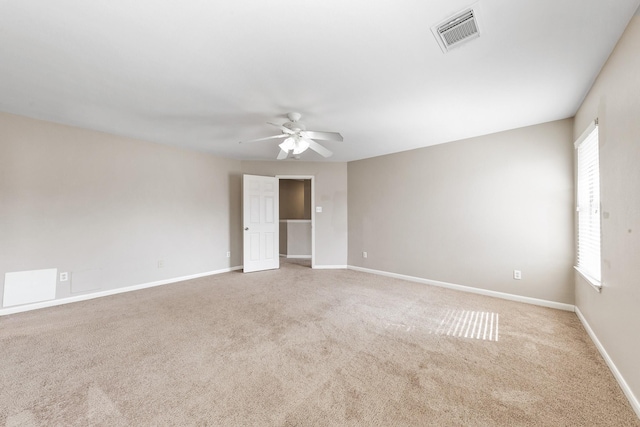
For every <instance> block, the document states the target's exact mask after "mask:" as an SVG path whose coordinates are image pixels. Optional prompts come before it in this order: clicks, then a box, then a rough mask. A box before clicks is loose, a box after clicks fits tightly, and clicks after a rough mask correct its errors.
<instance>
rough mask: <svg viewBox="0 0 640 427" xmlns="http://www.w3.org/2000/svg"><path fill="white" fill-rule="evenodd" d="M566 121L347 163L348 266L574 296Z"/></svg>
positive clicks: (561, 298)
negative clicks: (518, 275) (515, 276)
mask: <svg viewBox="0 0 640 427" xmlns="http://www.w3.org/2000/svg"><path fill="white" fill-rule="evenodd" d="M572 129H573V128H572V120H571V119H567V120H561V121H556V122H551V123H546V124H541V125H537V126H531V127H527V128H522V129H516V130H512V131H508V132H502V133H498V134H493V135H487V136H482V137H478V138H472V139H468V140H463V141H457V142H452V143H447V144H442V145H437V146H432V147H427V148H422V149H418V150H412V151H407V152H403V153H397V154H392V155H387V156H382V157H377V158H372V159H367V160H361V161H357V162H351V163H349V165H348V168H349V169H348V171H349V264H350V265H354V266H359V267H364V268H370V269H374V270H382V271H387V272H393V273H398V274H404V275H409V276H415V277H419V278H424V279H430V280H438V281H443V282H448V283H453V284H458V285H464V286H471V287H477V288H482V289H486V290H492V291H498V292H506V293H510V294H515V295H521V296H525V297H533V298H540V299H545V300H550V301H554V302H560V303H569V304H571V303H573V284H572V280H573V279H572V278H573V273H572V263H573V251H574V248H573V207H572V206H573V157H572V156H573V150H572V144H571V134H572ZM363 251H367V252H368V258H367V259H364V258H363V257H362V252H363ZM514 269H519V270H521V271H522V280H514V279H513V270H514Z"/></svg>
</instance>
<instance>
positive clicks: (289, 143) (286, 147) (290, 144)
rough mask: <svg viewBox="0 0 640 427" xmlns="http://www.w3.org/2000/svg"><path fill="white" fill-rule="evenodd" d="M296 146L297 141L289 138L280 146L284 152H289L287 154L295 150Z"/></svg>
mask: <svg viewBox="0 0 640 427" xmlns="http://www.w3.org/2000/svg"><path fill="white" fill-rule="evenodd" d="M295 146H296V141H295V139H293V138H287V139H285V140H284V141H283V142H282V144H280V145H279V147H280V149H281V150H282V151H287V152H288V151H291V150H293V149H294V148H295Z"/></svg>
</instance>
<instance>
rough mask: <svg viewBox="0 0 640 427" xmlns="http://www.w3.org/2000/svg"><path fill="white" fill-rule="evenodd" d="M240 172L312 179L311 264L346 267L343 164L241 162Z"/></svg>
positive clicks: (345, 171)
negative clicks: (308, 177) (315, 209)
mask: <svg viewBox="0 0 640 427" xmlns="http://www.w3.org/2000/svg"><path fill="white" fill-rule="evenodd" d="M242 171H243V173H246V174H251V175H264V176H276V175H297V176H313V177H314V186H315V193H314V200H313V207H312V209H313V208H315V207H321V208H322V212H318V213H316V214H315V238H316V241H315V244H316V246H315V264H316V266H317V267H323V266H327V267H328V266H331V267H335V266H346V265H347V164H346V163H338V162H336V163H327V162H301V161H283V162H265V161H243V162H242Z"/></svg>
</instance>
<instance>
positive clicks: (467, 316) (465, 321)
mask: <svg viewBox="0 0 640 427" xmlns="http://www.w3.org/2000/svg"><path fill="white" fill-rule="evenodd" d="M499 318H500V315H499V314H498V313H493V312H487V311H469V310H448V311H447V312H446V313H445V315H444V316H443V318H442V320H441V321H440V324H439V325H438V327H436V328H434V329H431V330H430V331H429V333H430V334H436V335H446V336H452V337H459V338H470V339H477V340H484V341H498V332H499V325H498V324H499Z"/></svg>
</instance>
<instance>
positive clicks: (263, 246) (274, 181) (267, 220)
mask: <svg viewBox="0 0 640 427" xmlns="http://www.w3.org/2000/svg"><path fill="white" fill-rule="evenodd" d="M242 188H243V196H242V200H243V228H244V251H243V252H244V253H243V255H244V260H243V264H244V267H243V269H244V272H245V273H249V272H252V271H261V270H271V269H276V268H279V267H280V258H279V247H278V246H279V234H278V227H279V202H278V196H279V194H278V191H279V185H278V178H274V177H269V176H256V175H244V176H243V185H242Z"/></svg>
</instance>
